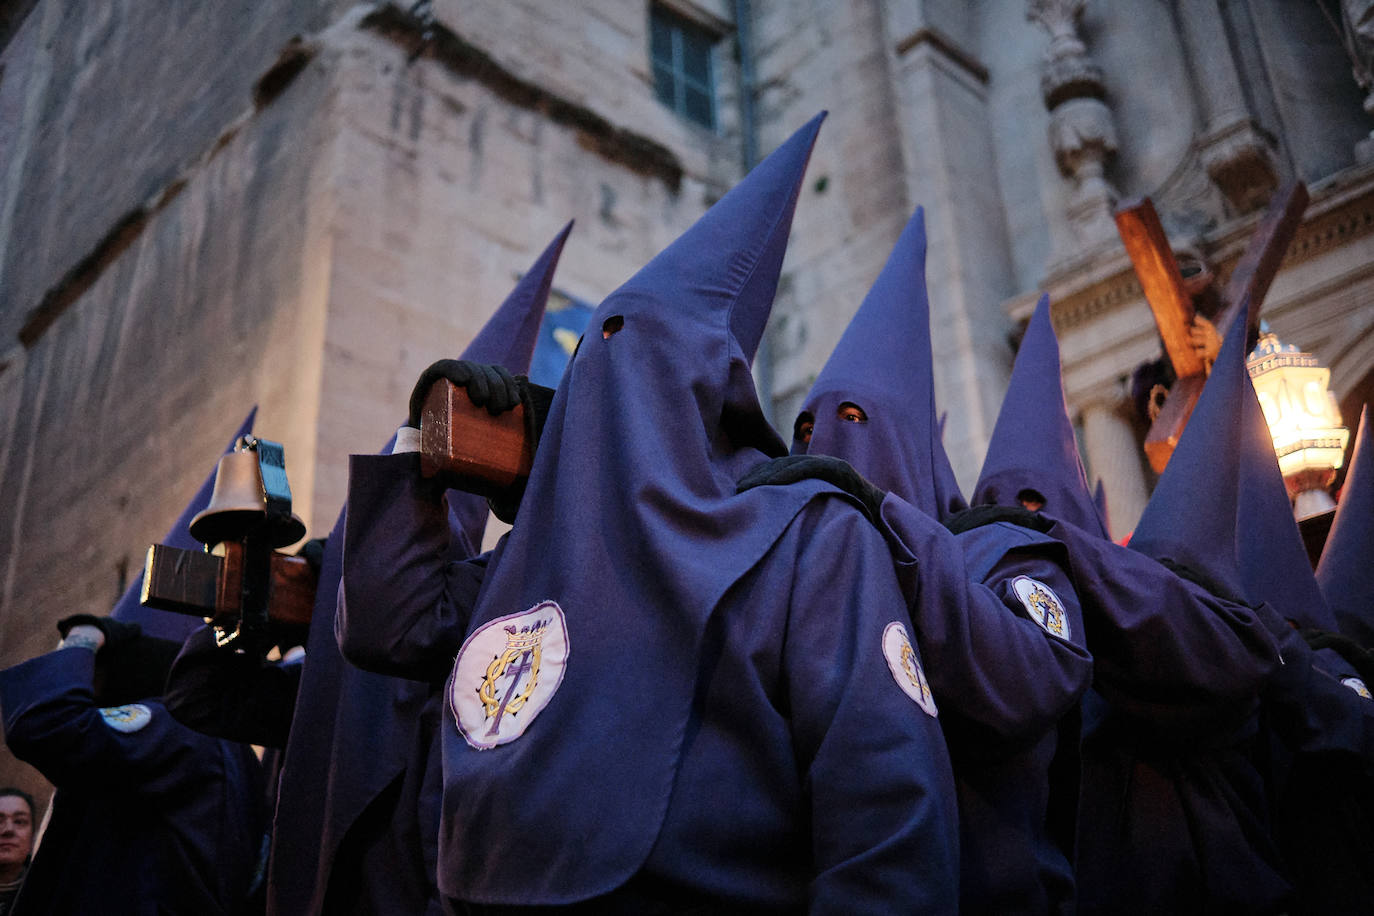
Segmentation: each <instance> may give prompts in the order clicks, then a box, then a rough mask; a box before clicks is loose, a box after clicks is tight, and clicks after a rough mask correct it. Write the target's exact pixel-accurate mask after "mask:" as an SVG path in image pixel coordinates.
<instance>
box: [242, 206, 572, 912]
mask: <svg viewBox="0 0 1374 916" xmlns="http://www.w3.org/2000/svg"><path fill="white" fill-rule="evenodd" d="M571 229H572V224H571V223H569V224H568V225H567V226H566V227H564V229H563V230H562V231H561V232H560V233H559V234H558V235H557V237H555V238H554V240H553V241H552V242H550V243H549V245H548V247H547V248H546V249H545V250H544V252H543V253H542V254H541V255H540V256H539V259H538V260H536V261H535V263H534V264H533V265H532V266H531V267H530V269H529V271H528V272H527V273H526V274H525V276H524V277H523V278H521V280H520V282H519V283H518V284H517V285H516V287H515V289H514V290H513V291H512V292H511V294H510V295H509V296H508V297H507V298H506V300H505V301H504V302H503V303H502V304H501V306H500V308H498V309H497V310H496V312H495V313H494V314H493V315H492V317H491V318H490V319H488V321H487V324H486V326H485V327H483V329H482V330H481V331H480V332H478V334H477V336H476V337H475V338H473V340H472V342H471V343H470V344H469V345H468V347H467V349H466V350H465V351H464V352H463V358H464V359H469V360H475V361H480V362H488V363H497V364H500V365H503V366H505V367H506V368H507V369H508V370H510V371H511V372H513V373H521V372H524V371H525V370H526V369H527V368H528V367H529V361H530V356H531V354H532V353H533V352H534V342H535V339H536V337H537V334H538V330H539V321H540V319H541V318H542V317H543V314H544V306H545V303H546V302H547V300H548V294H549V288H550V286H551V284H552V282H553V272H554V268H555V267H556V266H557V264H558V257H559V254H560V253H561V252H562V250H563V244H564V242H566V241H567V237H568V233H569V232H570V231H571ZM390 450H391V445H390V443H388V445H387V446H386V447H385V448H384V449H383V451H384V452H389V451H390ZM447 501H448V506H449V525H450V528H451V529H452V530H451V538H452V547H451V549H452V551H453V553H454V555H455V556H456V557H459V558H461V557H463V556H471V555H475V554H476V553H477V552H478V549H479V548H480V545H481V543H482V531H483V529H484V527H485V526H486V521H487V514H488V511H489V509H488V506H487V502H486V500H485V499H484V498H482V497H480V496H476V495H473V494H471V493H462V492H459V491H456V490H450V491H449V492H448V494H447ZM345 513H346V508H345V509H343V510H340V512H339V517H338V520H337V521H336V522H335V524H334V530H333V531H331V532H330V534H329V539H328V541H327V542H326V545H325V550H324V559H323V563H322V566H321V569H320V579H319V587H318V590H317V591H316V598H315V610H314V615H313V617H312V618H311V621H310V635H309V638H308V642H307V651H306V660H307V661H306V664H305V667H304V669H303V670H302V672H301V683H300V689H299V692H298V694H297V698H296V712H295V716H294V717H293V719H292V726H291V732H290V737H289V738H288V744H287V749H286V762H285V765H284V768H283V770H282V776H281V789H280V792H279V796H278V797H279V801H278V804H277V816H276V824H275V827H274V841H273V853H272V863H271V874H270V885H269V896H268V905H269V908H270V910H271V911H272V912H274V913H281V914H295V913H313V912H320V910H321V908H322V907H323V906H324V905H325V894H326V893H327V891H328V890H329V886H328V885H329V881H330V876H331V872H332V870H333V867H334V859H335V856H336V854H337V852H338V849H339V844H340V842H341V841H342V840H343V837H344V834H345V832H346V831H347V830H348V829H349V828H350V827H351V826H352V825H353V824H354V823H355V822H356V821H357V820H358V819H359V818H360V817H361V816H362V814H363V811H364V809H365V808H367V806H368V805H369V804H370V803H371V802H372V801H373V800H374V799H376V798H377V797H378V796H379V795H380V794H381V793H382V792H383V791H384V790H386V789H387V787H388V786H389V785H391V784H392V782H393V781H395V780H396V779H397V778H398V777H400V776H401V775H402V774H404V773H406V771H407V768H412V769H413V768H415V767H416V766H418V767H420V768H421V769H423V767H424V765H425V761H424V760H423V759H421V760H418V761H417V759H416V750H415V749H416V748H419V747H424V746H425V745H426V743H427V739H426V737H425V736H423V735H420V734H418V732H417V727H418V725H419V723H420V718H421V709H422V707H423V706H424V705H425V701H426V699H427V698H428V697H429V695H430V693H431V691H430V688H429V685H428V684H426V683H424V682H423V681H411V680H403V679H401V678H394V677H386V676H384V675H380V674H373V673H370V672H366V671H362V670H361V669H359V668H356V667H354V666H352V665H350V664H348V663H347V662H346V661H344V659H343V657H342V655H340V653H339V647H338V644H337V642H336V641H335V635H334V618H335V596H336V594H337V592H338V588H339V579H340V578H341V575H342V558H343V540H344V536H343V532H344V519H345ZM361 749H365V750H361ZM420 775H421V774H417V773H415V772H412V773H410V775H409V777H408V778H409V779H418V778H420ZM408 785H409V784H408ZM415 816H416V815H415V812H413V811H403V812H400V813H398V814H396V815H394V816H393V817H392V818H391V821H392V827H391V829H392V830H393V831H395V832H397V833H404V832H405V831H406V830H407V828H409V827H412V826H413V819H414V817H415ZM423 829H427V830H433V829H434V824H429V825H427V826H426V827H424V828H423ZM398 845H399V844H398ZM391 867H392V868H393V869H394V875H395V877H396V881H397V884H396V890H395V894H394V898H395V899H393V900H391V901H389V902H388V903H386V904H383V903H377V905H378V906H382V905H387V906H390V907H393V909H390V910H388V912H396V913H403V912H413V911H415V908H416V907H417V906H418V907H421V908H422V907H423V906H424V905H425V901H424V899H423V898H422V897H421V898H420V899H419V900H418V902H417V901H416V899H414V898H412V897H411V896H408V895H409V894H415V893H423V891H424V886H423V885H422V886H420V887H418V888H417V887H416V886H414V884H411V885H406V884H405V881H406V880H407V879H409V878H410V877H411V876H413V875H415V874H416V872H417V870H418V871H419V874H420V877H421V880H422V882H424V881H432V880H433V878H432V876H429V877H428V878H426V877H425V876H424V874H423V871H424V869H423V866H422V865H421V864H420V863H418V862H407V861H396V862H394V863H391ZM345 877H347V876H345Z"/></svg>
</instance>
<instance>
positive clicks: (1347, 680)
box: [1341, 677, 1374, 700]
mask: <svg viewBox="0 0 1374 916" xmlns="http://www.w3.org/2000/svg"><path fill="white" fill-rule="evenodd" d="M1341 683H1342V684H1344V685H1345V686H1347V687H1349V688H1350V689H1351V690H1353V691H1355V692H1356V693H1358V694H1359V695H1360V696H1362V697H1364V698H1365V699H1366V700H1368V699H1374V698H1371V697H1370V695H1369V688H1368V687H1366V686H1365V684H1364V681H1362V680H1361V679H1360V678H1357V677H1343V678H1341Z"/></svg>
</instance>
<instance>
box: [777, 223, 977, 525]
mask: <svg viewBox="0 0 1374 916" xmlns="http://www.w3.org/2000/svg"><path fill="white" fill-rule="evenodd" d="M846 405H853V406H855V407H858V408H859V410H860V411H861V412H862V413H861V415H860V414H856V413H854V412H852V411H850V412H847V413H843V414H842V409H843V408H845V407H846ZM803 419H807V420H810V421H811V422H812V423H813V424H814V430H813V432H812V435H811V442H810V444H809V445H807V444H805V443H803V442H801V441H800V440H795V439H794V441H793V443H792V450H793V452H795V453H799V454H800V453H805V452H809V453H811V454H816V455H833V456H835V457H837V458H843V459H845V460H846V461H848V462H849V463H850V464H852V465H854V466H855V467H856V468H857V469H858V470H859V472H860V473H862V474H863V475H864V476H865V477H867V478H868V479H869V480H871V481H872V482H873V483H874V484H875V485H877V486H878V487H879V488H880V489H883V490H886V491H888V492H890V493H896V494H897V495H898V496H900V497H902V498H903V499H904V500H906V501H907V502H909V503H911V504H912V505H914V506H916V507H917V508H919V509H920V510H921V511H923V512H925V513H926V514H927V515H929V516H930V517H931V518H936V519H943V518H945V517H947V516H948V515H949V514H951V513H952V512H957V511H959V510H960V509H962V508H964V498H963V495H962V494H961V493H960V492H959V487H958V484H957V483H955V481H954V475H953V471H952V470H951V468H950V465H949V458H948V456H947V455H946V454H945V448H944V445H943V444H942V443H941V441H940V433H939V430H938V428H937V423H936V420H935V375H934V368H933V366H932V358H931V349H930V302H929V300H928V299H927V296H926V232H925V211H924V210H923V209H920V208H917V210H916V213H915V214H914V215H913V216H912V217H911V220H910V221H909V222H908V223H907V225H906V228H905V229H904V230H903V231H902V235H901V237H900V238H899V239H898V240H897V245H896V247H895V248H893V250H892V254H891V255H889V256H888V260H887V264H886V265H885V266H884V267H883V271H882V273H881V274H880V275H879V276H878V279H877V282H875V283H874V284H873V288H872V290H870V291H869V293H868V296H867V297H865V298H864V301H863V303H862V304H861V305H860V306H859V310H858V311H857V312H856V313H855V314H854V317H853V318H852V319H851V320H850V322H849V326H848V327H847V328H846V329H845V332H844V334H843V336H841V337H840V342H839V343H838V344H836V345H835V349H834V351H833V352H832V353H831V354H830V359H829V360H828V361H827V362H826V364H825V368H823V369H822V370H821V373H820V375H819V376H818V377H817V378H816V382H815V384H814V385H812V386H811V393H810V394H808V395H807V398H806V405H805V407H804V408H803ZM799 422H801V421H800V420H799Z"/></svg>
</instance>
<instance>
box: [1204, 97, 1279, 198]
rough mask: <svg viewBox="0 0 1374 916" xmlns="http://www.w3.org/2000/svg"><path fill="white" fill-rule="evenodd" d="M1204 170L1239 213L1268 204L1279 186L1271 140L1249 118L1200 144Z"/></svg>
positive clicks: (1213, 134)
mask: <svg viewBox="0 0 1374 916" xmlns="http://www.w3.org/2000/svg"><path fill="white" fill-rule="evenodd" d="M1199 146H1200V152H1201V156H1202V165H1203V168H1205V169H1206V170H1207V174H1208V175H1210V176H1211V178H1212V181H1213V182H1214V183H1215V184H1216V186H1217V187H1218V188H1220V189H1221V193H1223V194H1225V195H1226V199H1227V201H1229V202H1230V204H1231V206H1233V207H1235V208H1236V209H1237V210H1239V211H1240V212H1241V213H1249V212H1250V211H1252V210H1258V209H1260V208H1261V207H1263V206H1264V205H1265V204H1267V203H1268V202H1269V198H1270V197H1271V196H1272V195H1273V193H1274V189H1275V188H1277V187H1278V185H1279V173H1278V163H1277V161H1276V160H1275V158H1274V138H1273V137H1271V136H1270V135H1269V133H1268V132H1267V131H1265V130H1264V129H1263V128H1262V127H1260V126H1259V125H1258V124H1256V123H1255V122H1254V121H1251V120H1249V119H1245V120H1239V121H1232V122H1231V123H1230V124H1228V125H1226V126H1225V127H1223V128H1221V129H1220V130H1217V131H1213V132H1211V133H1209V134H1208V135H1207V136H1205V137H1203V138H1202V139H1201V141H1200V144H1199Z"/></svg>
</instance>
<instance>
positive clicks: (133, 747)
mask: <svg viewBox="0 0 1374 916" xmlns="http://www.w3.org/2000/svg"><path fill="white" fill-rule="evenodd" d="M94 669H95V653H94V652H91V651H90V650H89V649H81V648H70V649H58V650H57V651H55V652H49V653H47V654H46V655H40V656H38V657H37V658H33V659H30V660H29V661H27V662H24V663H23V664H19V665H15V666H14V667H13V668H9V669H7V670H6V671H4V672H0V707H3V714H4V722H5V741H6V743H8V744H9V747H10V750H11V751H13V752H14V755H15V756H16V757H18V758H19V759H20V760H23V761H25V762H26V763H28V764H30V765H31V766H33V767H34V768H35V769H37V770H38V771H39V772H40V773H42V774H43V776H44V777H45V778H46V779H47V780H48V781H49V782H51V783H52V784H53V785H55V786H57V787H58V788H60V789H76V790H80V791H96V792H108V791H118V792H122V793H127V794H131V795H138V796H144V797H157V796H159V795H165V794H170V793H173V792H176V791H178V790H182V789H194V788H195V787H196V786H197V785H198V784H200V783H202V782H204V781H206V780H210V779H217V778H219V773H220V770H221V769H222V762H221V755H220V753H219V750H218V742H217V741H216V740H215V739H214V738H210V737H208V736H205V735H201V734H199V733H198V732H194V731H192V730H191V729H188V728H186V727H185V726H183V725H181V724H180V723H178V722H177V721H176V720H175V719H173V718H172V717H171V715H170V714H169V713H168V712H167V710H166V709H165V708H164V707H163V706H162V704H161V703H160V702H158V701H156V700H145V701H143V702H141V703H137V704H129V705H128V706H125V707H119V708H120V709H123V710H128V711H130V712H129V714H128V715H127V716H125V717H124V718H123V719H122V720H119V719H115V721H114V722H113V723H112V721H111V720H112V719H113V718H114V717H113V716H109V715H108V713H106V714H102V711H101V710H100V708H99V707H97V706H96V705H95V697H94V695H93V693H92V691H91V679H92V677H93V675H94Z"/></svg>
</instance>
